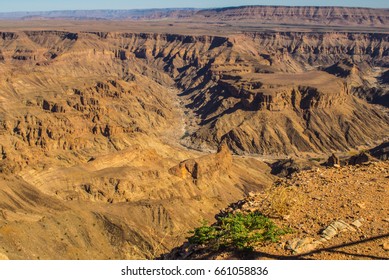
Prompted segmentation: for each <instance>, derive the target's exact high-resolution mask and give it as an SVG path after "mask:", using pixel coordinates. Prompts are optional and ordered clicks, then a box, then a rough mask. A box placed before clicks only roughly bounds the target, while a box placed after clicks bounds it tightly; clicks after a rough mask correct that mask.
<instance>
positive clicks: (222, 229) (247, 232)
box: [188, 212, 289, 250]
mask: <svg viewBox="0 0 389 280" xmlns="http://www.w3.org/2000/svg"><path fill="white" fill-rule="evenodd" d="M287 232H289V229H280V228H278V227H277V226H276V225H275V224H274V223H273V222H272V221H271V220H270V219H269V218H268V217H265V216H263V215H262V214H261V213H259V212H253V213H248V214H242V213H236V214H229V215H227V216H226V217H220V218H218V221H217V223H216V224H214V225H211V226H207V225H206V224H205V222H203V225H202V226H200V227H198V228H196V229H195V230H194V231H191V232H190V233H192V234H193V235H192V236H191V237H189V238H188V241H189V243H192V244H206V245H210V246H211V247H213V248H215V249H218V248H219V247H232V248H236V249H248V250H252V249H253V248H254V246H255V245H257V244H259V243H266V242H277V241H278V240H279V237H280V236H281V235H283V234H286V233H287Z"/></svg>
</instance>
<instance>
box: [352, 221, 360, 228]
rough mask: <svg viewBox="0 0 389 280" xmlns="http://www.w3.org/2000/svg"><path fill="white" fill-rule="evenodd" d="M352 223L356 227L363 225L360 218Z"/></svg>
mask: <svg viewBox="0 0 389 280" xmlns="http://www.w3.org/2000/svg"><path fill="white" fill-rule="evenodd" d="M351 225H352V226H354V227H356V228H360V227H361V226H362V223H361V221H360V220H356V221H354V222H353V223H352V224H351Z"/></svg>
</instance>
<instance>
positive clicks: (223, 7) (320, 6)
mask: <svg viewBox="0 0 389 280" xmlns="http://www.w3.org/2000/svg"><path fill="white" fill-rule="evenodd" d="M243 7H288V8H290V7H306V8H308V7H312V8H315V7H318V8H353V9H376V10H388V9H389V7H386V8H378V7H367V6H366V7H363V6H344V5H339V6H337V5H331V6H328V5H316V6H315V5H239V6H217V7H204V8H194V7H166V8H133V9H108V8H107V9H59V10H36V11H31V10H30V11H28V10H18V11H8V12H1V11H0V14H12V13H48V12H74V11H150V10H215V9H229V8H243Z"/></svg>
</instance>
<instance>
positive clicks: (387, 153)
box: [369, 142, 389, 160]
mask: <svg viewBox="0 0 389 280" xmlns="http://www.w3.org/2000/svg"><path fill="white" fill-rule="evenodd" d="M369 153H370V155H372V156H373V157H375V158H378V159H380V160H389V142H384V143H382V144H381V145H378V146H377V147H375V148H373V149H370V151H369Z"/></svg>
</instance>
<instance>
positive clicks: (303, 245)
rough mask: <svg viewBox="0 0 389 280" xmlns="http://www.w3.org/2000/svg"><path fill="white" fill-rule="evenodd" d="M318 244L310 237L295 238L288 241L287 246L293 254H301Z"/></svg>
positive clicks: (318, 243)
mask: <svg viewBox="0 0 389 280" xmlns="http://www.w3.org/2000/svg"><path fill="white" fill-rule="evenodd" d="M320 244H321V242H319V241H315V240H314V239H313V238H311V237H305V238H295V239H293V240H291V241H289V242H288V245H287V248H288V249H289V250H291V251H293V253H295V254H302V253H307V252H310V251H313V250H315V249H316V248H317V247H318V246H319V245H320Z"/></svg>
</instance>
